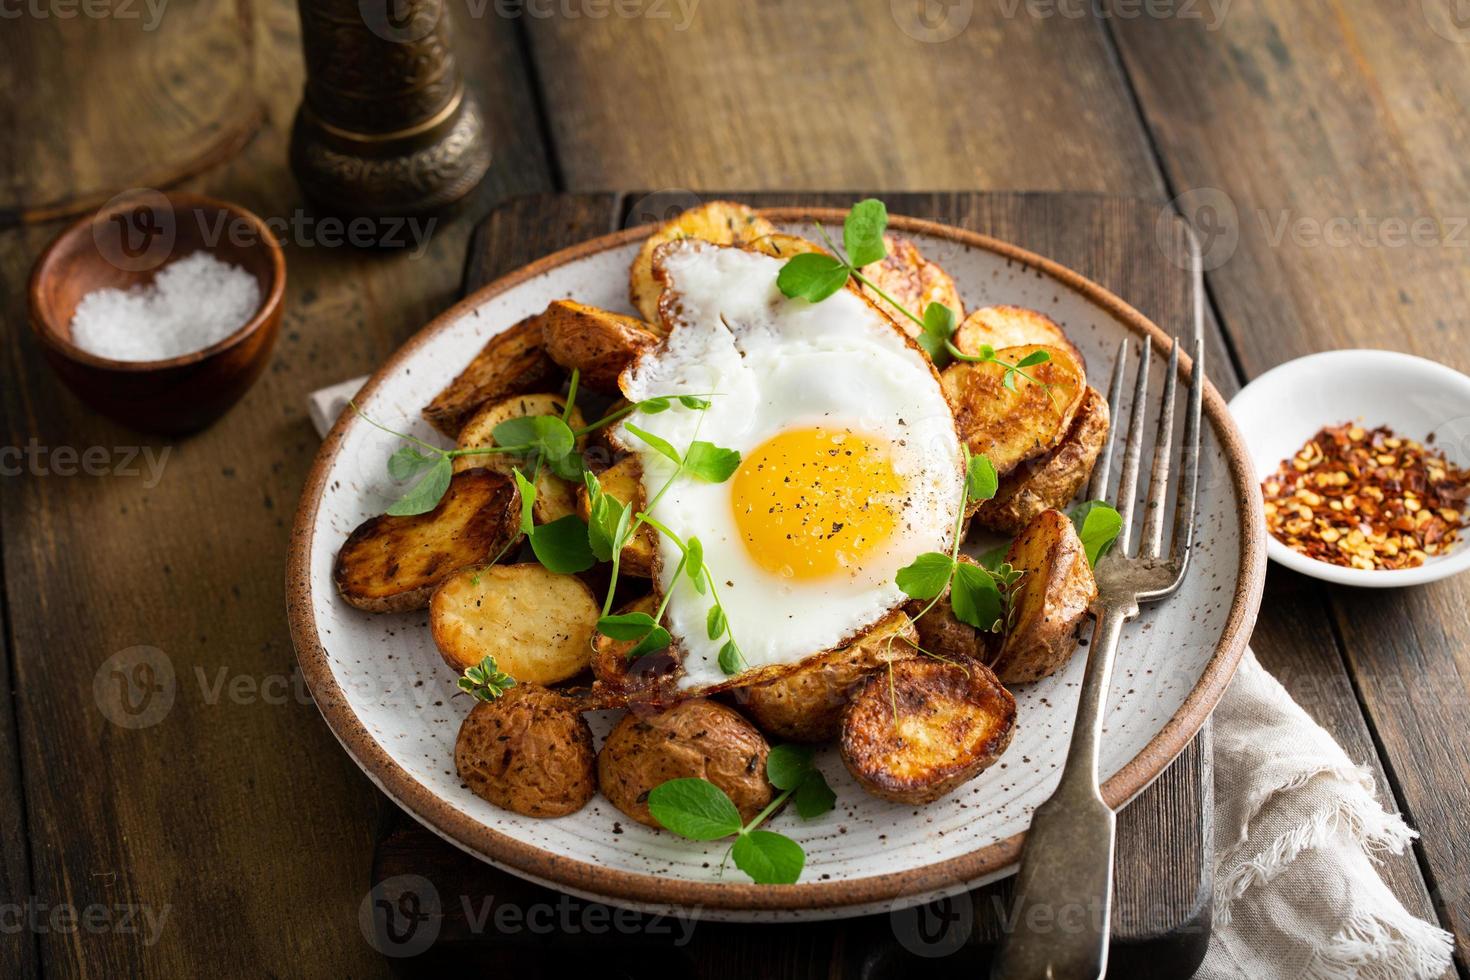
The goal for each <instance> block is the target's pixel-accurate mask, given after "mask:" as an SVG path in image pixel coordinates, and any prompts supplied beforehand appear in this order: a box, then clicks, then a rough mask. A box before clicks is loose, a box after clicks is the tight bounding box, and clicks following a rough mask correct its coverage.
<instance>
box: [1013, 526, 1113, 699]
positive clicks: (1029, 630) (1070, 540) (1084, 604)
mask: <svg viewBox="0 0 1470 980" xmlns="http://www.w3.org/2000/svg"><path fill="white" fill-rule="evenodd" d="M1006 561H1008V562H1010V563H1011V565H1012V566H1013V567H1015V568H1019V569H1022V570H1023V571H1024V573H1025V574H1024V575H1023V576H1022V578H1021V581H1020V582H1019V583H1018V584H1017V586H1016V588H1017V591H1016V594H1015V597H1014V598H1013V599H1012V606H1013V613H1012V615H1013V619H1012V622H1011V629H1010V631H1009V632H1008V633H1007V634H1006V640H1005V643H1004V644H1003V645H1002V646H1001V650H1000V655H999V656H998V657H997V658H996V660H995V663H994V664H993V665H992V666H993V667H994V669H995V672H996V674H997V675H998V676H999V677H1000V679H1001V680H1002V681H1004V682H1005V683H1007V684H1025V683H1028V682H1030V681H1036V680H1040V679H1041V678H1043V677H1047V676H1049V675H1051V674H1052V673H1054V672H1055V671H1056V670H1057V669H1058V668H1059V667H1061V666H1062V665H1063V664H1065V663H1066V662H1067V661H1068V660H1069V659H1070V658H1071V656H1072V654H1073V652H1074V651H1076V649H1077V623H1078V622H1079V621H1080V620H1081V619H1082V617H1083V616H1084V615H1086V614H1087V609H1088V607H1089V606H1091V605H1092V601H1093V600H1094V599H1096V598H1097V581H1096V580H1095V579H1094V578H1093V577H1092V567H1091V566H1090V565H1089V564H1088V563H1087V551H1086V549H1084V548H1083V547H1082V540H1081V539H1080V538H1078V537H1077V531H1076V530H1075V529H1074V528H1073V527H1072V522H1071V521H1070V520H1069V519H1068V518H1067V515H1065V514H1063V513H1061V512H1060V511H1056V510H1044V511H1042V512H1041V513H1040V514H1037V515H1036V517H1034V518H1033V519H1032V520H1031V523H1030V524H1027V525H1026V529H1025V530H1024V531H1022V532H1021V536H1020V537H1019V538H1017V539H1016V540H1015V542H1014V543H1013V544H1012V545H1011V550H1010V551H1009V552H1008V553H1007V554H1006Z"/></svg>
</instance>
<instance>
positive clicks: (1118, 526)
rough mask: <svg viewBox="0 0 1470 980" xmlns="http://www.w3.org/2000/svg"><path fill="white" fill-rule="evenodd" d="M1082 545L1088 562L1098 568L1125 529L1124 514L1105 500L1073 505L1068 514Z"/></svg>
mask: <svg viewBox="0 0 1470 980" xmlns="http://www.w3.org/2000/svg"><path fill="white" fill-rule="evenodd" d="M1067 516H1068V517H1070V518H1072V526H1073V527H1075V528H1076V529H1077V537H1079V538H1081V539H1082V547H1083V548H1085V549H1086V551H1087V563H1088V564H1089V565H1091V566H1092V567H1094V568H1096V567H1097V563H1098V561H1099V560H1100V559H1101V558H1102V557H1103V556H1104V555H1106V554H1107V553H1108V552H1109V551H1110V550H1112V547H1113V543H1114V542H1116V541H1117V540H1118V533H1119V532H1120V531H1122V530H1123V515H1121V514H1119V513H1118V512H1117V511H1116V510H1115V509H1113V506H1112V504H1109V503H1108V502H1107V501H1104V500H1089V501H1087V502H1085V503H1081V504H1078V505H1077V506H1076V507H1073V508H1072V509H1071V511H1069V512H1068V514H1067Z"/></svg>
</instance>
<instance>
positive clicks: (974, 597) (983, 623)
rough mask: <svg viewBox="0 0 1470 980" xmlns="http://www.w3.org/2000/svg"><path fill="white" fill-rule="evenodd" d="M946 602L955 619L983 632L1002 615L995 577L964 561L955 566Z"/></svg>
mask: <svg viewBox="0 0 1470 980" xmlns="http://www.w3.org/2000/svg"><path fill="white" fill-rule="evenodd" d="M949 601H950V606H951V607H952V608H953V609H954V615H955V618H956V619H958V620H959V621H960V622H962V623H968V624H969V625H971V626H973V627H975V628H976V629H978V630H983V631H986V632H989V631H991V630H993V629H994V628H995V626H996V624H997V623H999V622H1000V621H1001V618H1002V616H1003V615H1004V614H1005V608H1004V604H1003V602H1002V600H1001V594H1000V588H999V587H998V586H997V585H996V583H995V578H994V577H993V576H992V575H991V574H990V572H988V571H986V570H985V569H984V568H979V567H977V566H975V565H971V564H968V563H966V562H961V563H960V564H959V565H958V566H957V567H956V568H955V574H954V583H953V584H952V585H951V587H950V592H949Z"/></svg>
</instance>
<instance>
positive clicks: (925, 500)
mask: <svg viewBox="0 0 1470 980" xmlns="http://www.w3.org/2000/svg"><path fill="white" fill-rule="evenodd" d="M782 264H783V263H782V261H781V260H779V259H775V258H772V257H770V256H765V255H760V254H756V253H752V252H746V251H742V250H740V249H737V248H725V247H718V246H712V245H709V244H707V243H704V242H695V241H689V242H681V243H678V244H677V245H674V246H666V247H665V248H664V249H663V250H662V251H661V253H660V265H661V268H662V274H663V275H664V277H665V281H666V283H667V284H668V287H667V291H666V292H665V294H664V311H665V316H666V318H667V319H668V320H669V321H670V323H669V324H668V325H669V326H670V332H669V336H668V338H667V340H666V341H665V342H664V343H663V344H661V345H660V346H659V347H657V348H654V349H653V350H651V351H648V352H646V353H645V354H644V355H643V356H642V357H641V358H640V359H639V360H638V361H637V362H636V363H635V364H634V365H632V366H631V367H630V368H629V369H628V370H627V371H626V372H624V374H623V377H622V388H623V392H624V394H625V395H626V396H627V397H628V398H629V399H630V400H631V401H640V400H643V399H647V398H650V397H654V396H657V395H668V394H698V395H705V394H708V395H709V399H708V400H709V401H710V407H709V408H708V409H706V410H705V411H702V412H700V411H692V410H689V409H686V408H680V407H676V408H674V409H671V410H669V411H664V412H660V413H657V414H653V415H649V414H645V413H643V412H635V413H633V415H631V416H630V417H629V418H628V420H627V421H629V422H631V423H633V424H634V425H635V426H637V427H639V428H642V429H644V430H646V431H649V432H653V433H655V434H657V435H659V436H662V437H663V438H665V439H667V440H668V441H669V442H671V443H672V444H673V445H674V446H675V447H677V448H678V449H679V450H680V451H681V452H682V451H683V450H684V449H685V448H686V447H687V446H688V445H689V444H690V443H691V442H692V441H693V440H695V439H702V440H707V441H709V442H712V443H714V444H715V445H717V446H722V447H726V448H731V449H737V450H739V451H740V452H741V454H742V457H745V456H748V455H749V453H750V451H751V450H752V449H755V448H756V447H758V446H759V445H760V444H761V443H763V442H765V441H766V440H767V439H769V438H771V437H772V436H774V435H776V434H778V433H780V432H784V431H787V430H790V429H795V428H805V427H810V426H824V427H831V428H843V427H846V428H851V429H852V430H854V431H856V432H858V433H866V434H871V435H876V436H882V437H886V439H887V441H888V442H889V444H890V447H891V449H890V452H891V459H892V462H893V465H894V470H895V471H896V473H897V474H898V475H899V477H900V478H901V480H902V482H903V484H904V488H905V490H904V504H903V507H902V511H901V513H900V516H899V520H898V524H897V527H896V528H895V530H894V533H893V535H892V536H891V537H890V538H889V539H888V540H887V541H886V542H885V543H884V544H883V545H881V546H879V547H878V548H877V549H875V550H874V551H872V552H870V553H869V554H868V555H866V556H865V557H864V560H863V562H862V564H861V567H858V568H852V569H849V570H847V571H845V572H843V573H840V574H837V575H833V576H828V577H825V578H820V579H799V578H792V577H784V576H780V575H773V574H772V573H771V572H768V571H766V570H765V569H763V568H762V567H761V566H760V565H758V564H756V562H755V561H754V560H752V558H751V556H750V554H749V552H748V551H747V548H746V544H745V542H744V540H743V539H742V537H741V535H740V532H739V530H738V528H737V527H736V526H735V523H734V516H733V512H732V507H731V482H730V481H727V482H725V483H719V484H714V483H706V482H701V481H699V480H696V479H694V478H692V477H690V476H688V475H680V476H679V478H678V479H677V480H675V481H674V482H673V483H672V484H671V485H669V487H668V489H667V490H666V491H664V493H663V496H662V497H661V498H660V499H659V500H658V503H657V505H656V506H655V508H654V509H653V511H652V513H653V516H654V517H655V518H657V519H658V520H659V522H660V523H662V524H664V525H666V526H667V527H668V528H669V529H670V530H672V531H674V532H676V533H677V534H679V535H680V536H681V537H684V538H686V539H687V538H688V537H690V536H694V537H697V538H699V540H700V543H701V544H702V545H703V548H704V555H705V563H706V565H707V567H708V568H709V569H710V571H711V573H712V575H713V576H714V582H715V587H716V592H717V593H718V596H719V599H720V602H721V604H722V605H723V607H724V609H725V613H726V616H727V618H728V621H729V624H730V630H731V633H732V635H733V636H734V638H735V640H736V642H737V644H738V646H739V648H740V651H741V653H742V654H743V656H744V660H745V663H746V665H747V667H748V668H749V669H755V668H763V667H772V666H778V665H789V664H794V663H797V662H799V661H800V660H802V659H804V658H806V657H809V656H812V655H814V654H817V653H821V652H823V651H826V650H829V649H832V648H834V647H837V646H840V645H841V644H842V643H843V642H844V641H846V640H848V639H849V638H851V637H853V636H854V635H857V634H859V633H861V632H862V631H863V630H865V629H867V628H868V627H869V626H871V625H872V624H874V623H876V622H877V621H878V620H880V619H882V618H883V616H884V615H886V614H887V613H888V612H889V611H890V610H892V609H894V608H896V607H897V606H899V605H901V604H902V603H903V602H904V601H905V600H906V598H907V597H906V596H905V595H904V594H903V593H902V592H901V591H900V590H899V588H898V586H897V585H896V584H895V582H894V576H895V574H896V572H897V571H898V569H900V568H902V567H903V566H904V565H906V564H908V563H909V562H911V561H912V560H913V558H914V557H915V556H916V555H918V554H921V553H923V552H926V551H936V550H940V551H942V550H947V549H948V548H949V546H950V544H951V543H952V535H953V534H954V529H955V524H956V520H957V518H958V515H959V508H960V507H961V506H963V492H964V491H963V475H962V467H963V464H962V451H961V448H960V442H959V438H958V436H957V434H956V431H955V424H954V417H953V415H952V413H951V411H950V408H949V405H948V403H947V402H946V401H945V398H944V395H943V392H942V391H941V389H940V387H939V382H938V379H937V377H936V376H935V374H934V370H933V368H932V367H931V366H930V364H929V361H928V359H927V358H926V357H925V355H924V354H923V352H922V351H920V350H919V349H917V348H916V347H914V346H913V344H912V343H911V342H910V341H909V339H908V338H907V336H906V335H905V334H904V333H903V331H902V330H901V329H900V328H899V327H898V326H897V325H895V324H894V323H893V321H892V320H890V319H889V318H888V317H887V316H885V315H884V314H883V313H881V312H879V311H878V310H877V309H876V308H875V307H873V306H871V305H870V304H869V303H867V302H866V301H865V300H864V299H863V298H861V297H860V296H858V295H857V294H855V293H853V292H851V291H849V290H846V289H843V290H839V291H838V292H837V293H836V294H835V295H833V296H831V297H829V298H828V299H826V300H824V301H822V302H820V303H810V302H807V301H806V300H800V299H788V298H786V297H785V296H783V295H782V294H781V292H780V290H779V289H778V288H777V286H776V277H777V274H778V273H779V271H780V269H781V266H782ZM614 436H615V438H617V439H618V441H619V442H621V443H622V444H623V445H624V446H626V447H627V448H629V449H630V450H631V451H633V452H635V453H636V454H637V455H638V456H639V459H640V462H641V464H642V468H643V488H644V499H645V500H648V501H651V500H653V499H654V497H655V495H656V494H658V493H659V491H660V490H662V489H663V488H664V486H665V484H666V483H668V481H669V478H670V476H671V475H672V474H673V473H674V470H675V464H674V463H672V462H671V461H670V460H668V459H666V458H665V457H664V456H662V455H660V454H658V453H657V452H655V451H653V450H652V449H650V448H649V447H648V446H647V445H646V444H645V443H644V442H642V441H641V440H640V439H639V438H638V437H636V436H635V435H633V434H632V433H631V432H629V431H627V430H626V429H625V428H623V427H622V426H619V427H618V429H617V430H616V431H615V433H614ZM658 540H659V544H658V549H659V551H658V554H659V568H658V572H657V583H656V584H657V587H658V592H659V594H660V595H663V594H667V593H668V592H669V590H672V595H670V596H669V603H668V607H667V611H666V614H665V625H666V626H667V628H668V630H669V632H670V634H671V635H672V636H673V638H674V641H675V643H676V644H677V646H678V647H679V649H680V652H681V655H682V660H683V663H684V673H683V675H682V677H681V679H680V681H679V685H680V687H681V688H682V689H685V690H693V689H698V688H702V687H707V686H710V685H714V684H720V683H723V682H726V681H728V680H729V678H728V677H727V675H726V674H725V673H724V671H723V670H721V669H720V667H719V663H718V659H719V652H720V648H721V646H722V645H723V642H724V641H723V640H711V639H710V638H709V637H708V635H707V630H706V618H707V616H708V613H709V608H710V606H711V604H712V602H713V599H712V596H711V594H710V593H708V592H706V594H704V595H700V594H698V593H697V592H696V591H695V590H694V588H693V587H692V586H691V584H690V582H689V581H688V579H687V578H685V577H682V576H681V577H680V580H679V581H678V582H674V581H671V580H672V577H673V573H674V570H675V568H676V567H677V566H678V563H679V558H680V555H681V552H680V550H679V547H678V546H677V545H676V544H674V543H673V542H672V541H670V540H668V539H667V538H665V537H664V536H663V535H659V539H658Z"/></svg>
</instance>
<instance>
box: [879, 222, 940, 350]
mask: <svg viewBox="0 0 1470 980" xmlns="http://www.w3.org/2000/svg"><path fill="white" fill-rule="evenodd" d="M883 241H884V243H885V244H886V245H887V246H888V254H887V255H886V256H884V257H883V258H882V259H881V260H879V261H877V262H874V263H873V264H872V265H865V266H863V268H862V273H863V275H864V276H866V277H867V278H869V279H871V280H872V281H873V282H875V283H877V285H878V288H880V289H882V290H883V291H884V292H885V293H887V294H888V295H889V296H892V297H893V298H894V299H896V300H898V302H899V303H901V304H902V305H903V308H904V309H906V310H908V311H909V312H910V313H912V314H913V315H914V316H916V317H918V318H919V319H921V320H922V319H923V318H924V311H925V310H926V309H928V307H929V304H930V303H942V304H943V305H945V306H947V307H949V308H950V309H951V310H954V315H955V319H956V320H957V321H958V320H963V319H964V317H965V306H964V303H963V302H962V301H961V300H960V291H959V289H958V287H956V286H955V283H954V279H953V278H951V277H950V274H949V273H948V272H945V271H944V270H943V269H941V268H940V267H939V266H937V265H935V264H934V263H933V262H930V261H929V260H928V259H926V258H924V256H923V254H922V253H921V252H920V251H919V249H918V247H917V246H916V245H914V243H913V242H911V241H909V240H908V239H907V238H905V237H903V236H902V235H892V234H889V235H884V236H883ZM863 292H865V293H866V294H867V295H868V296H869V297H870V298H871V299H872V300H873V302H875V303H877V304H878V308H879V309H881V310H882V311H883V312H884V313H887V314H888V315H889V316H890V317H892V318H893V319H894V321H895V322H897V323H898V325H899V326H901V327H903V328H904V330H906V331H908V334H909V336H910V337H916V336H918V334H919V325H918V324H917V323H915V322H914V321H912V320H910V319H909V318H908V317H906V316H904V315H903V313H902V311H900V310H896V309H894V308H893V307H892V306H890V305H889V304H888V301H887V300H885V299H883V298H882V297H881V296H879V295H878V294H877V293H876V292H874V291H873V290H872V289H869V288H868V287H867V286H864V287H863Z"/></svg>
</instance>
